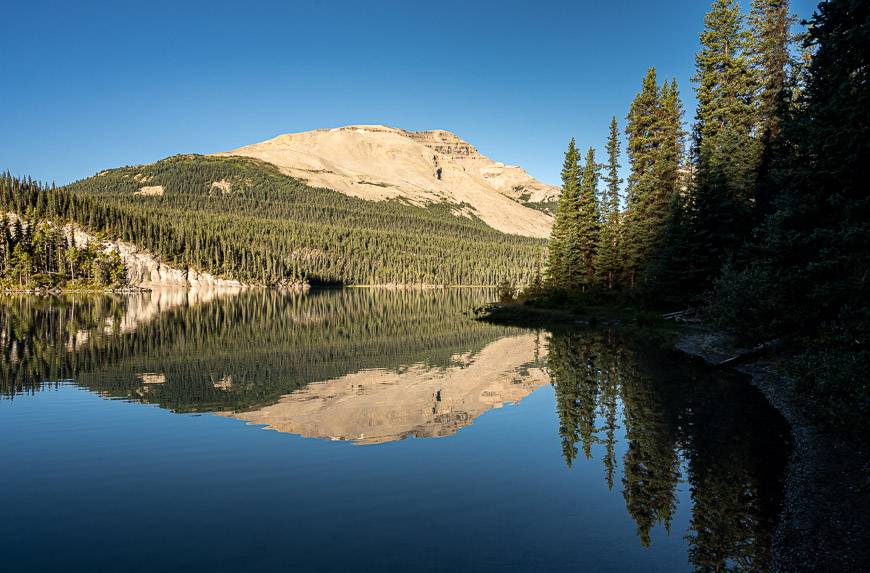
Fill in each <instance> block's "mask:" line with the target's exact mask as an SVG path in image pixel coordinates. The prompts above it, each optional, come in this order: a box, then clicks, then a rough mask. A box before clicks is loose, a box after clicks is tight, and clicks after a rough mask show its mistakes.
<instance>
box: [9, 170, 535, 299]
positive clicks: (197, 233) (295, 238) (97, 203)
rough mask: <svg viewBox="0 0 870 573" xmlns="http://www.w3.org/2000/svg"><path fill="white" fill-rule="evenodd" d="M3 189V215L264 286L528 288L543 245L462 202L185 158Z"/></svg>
mask: <svg viewBox="0 0 870 573" xmlns="http://www.w3.org/2000/svg"><path fill="white" fill-rule="evenodd" d="M4 181H5V183H4V187H3V192H2V199H0V208H3V209H6V210H8V211H14V212H16V213H28V214H29V216H30V217H35V218H38V219H40V220H42V219H50V220H55V221H58V222H66V221H73V222H75V223H76V224H78V225H81V226H82V227H84V228H85V229H87V230H88V231H90V232H92V233H97V234H100V235H102V236H105V237H109V238H113V239H121V240H123V241H127V242H130V243H134V244H136V245H137V246H139V247H142V248H144V249H147V250H149V251H151V252H152V253H154V254H156V255H157V256H158V257H160V258H161V260H163V261H164V262H167V263H169V264H170V265H174V266H177V267H180V268H194V269H196V270H199V271H206V272H210V273H212V274H213V275H216V276H219V277H227V278H234V279H238V280H241V281H244V282H248V283H255V284H264V285H275V284H287V283H299V282H308V283H310V284H327V285H329V284H430V285H494V284H496V283H498V282H500V281H511V282H517V283H525V282H528V281H529V279H530V275H531V268H532V263H533V261H534V260H535V259H536V258H538V257H539V256H540V252H541V251H542V249H543V245H544V242H543V241H540V240H536V239H529V238H526V237H520V236H515V235H505V234H502V233H500V232H498V231H495V230H493V229H491V228H490V227H487V226H486V225H485V224H483V223H482V222H481V221H480V220H477V219H471V218H467V217H462V216H456V215H454V214H453V212H452V211H451V209H454V208H461V206H448V205H433V206H430V207H427V208H423V207H416V206H412V205H409V204H405V203H401V202H398V201H384V202H377V203H376V202H371V201H365V200H362V199H357V198H353V197H348V196H345V195H342V194H340V193H338V192H335V191H331V190H327V189H315V188H311V187H308V186H306V185H304V184H303V183H301V182H299V181H297V180H295V179H292V178H290V177H287V176H285V175H283V174H281V173H280V172H278V170H277V169H276V168H275V167H273V166H271V165H268V164H266V163H263V162H260V161H257V160H253V159H242V158H226V159H224V158H214V157H203V156H193V155H185V156H177V157H172V158H169V159H165V160H163V161H160V162H158V163H155V164H152V165H143V166H138V167H128V168H123V169H115V170H110V171H105V172H102V173H100V174H99V175H97V176H94V177H91V178H89V179H85V180H83V181H79V182H76V183H74V184H72V185H69V186H67V187H64V188H60V189H55V188H53V187H52V188H48V187H44V186H41V185H39V184H36V183H33V182H32V181H29V180H28V181H19V180H16V179H12V178H11V177H9V176H7V177H6V178H5V179H4ZM143 189H145V191H142V190H143ZM149 189H151V190H154V189H160V191H159V193H154V192H153V191H152V192H150V194H149V192H148V190H149ZM38 268H39V272H54V269H53V267H52V268H49V267H46V268H45V269H43V268H42V267H41V266H40V267H38Z"/></svg>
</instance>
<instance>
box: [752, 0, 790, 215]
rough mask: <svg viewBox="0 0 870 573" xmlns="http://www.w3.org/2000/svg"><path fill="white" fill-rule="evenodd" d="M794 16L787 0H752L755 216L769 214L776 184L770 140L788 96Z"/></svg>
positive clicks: (774, 138)
mask: <svg viewBox="0 0 870 573" xmlns="http://www.w3.org/2000/svg"><path fill="white" fill-rule="evenodd" d="M793 22H794V17H793V16H792V15H791V14H790V9H789V0H753V1H752V7H751V10H750V13H749V28H750V31H751V35H752V37H751V42H750V47H749V57H750V63H751V64H752V68H753V71H754V72H755V73H756V75H757V78H758V80H757V81H756V90H757V91H756V93H755V98H754V99H755V101H754V103H755V110H756V114H757V117H756V126H755V130H756V137H758V138H759V139H760V144H761V156H760V159H759V166H758V184H757V186H756V190H755V197H756V208H757V212H758V215H759V218H760V217H762V216H764V215H766V214H769V213H770V212H771V210H772V208H773V204H772V200H773V195H774V193H775V192H776V191H775V190H776V187H777V184H776V182H774V181H772V180H771V178H770V168H771V163H772V161H773V157H774V155H775V154H776V153H777V152H776V151H775V150H774V149H773V145H774V142H776V141H777V138H778V137H779V134H780V124H781V122H782V120H783V118H784V116H785V114H786V112H787V110H788V106H789V102H790V100H791V95H792V94H791V91H790V89H789V87H790V84H791V81H790V79H789V77H788V75H789V70H790V69H793V68H794V66H793V65H792V58H791V54H790V47H791V45H792V43H793V39H792V36H791V33H790V31H789V29H790V27H791V25H792V23H793Z"/></svg>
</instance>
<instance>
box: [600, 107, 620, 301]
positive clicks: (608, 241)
mask: <svg viewBox="0 0 870 573" xmlns="http://www.w3.org/2000/svg"><path fill="white" fill-rule="evenodd" d="M619 167H620V165H619V127H618V125H617V123H616V117H613V118H611V120H610V134H609V136H608V138H607V168H606V175H605V177H604V182H605V185H606V187H605V191H604V197H603V199H602V201H601V208H602V213H603V215H602V219H603V220H602V225H601V240H600V242H599V244H598V276H599V280H600V282H601V284H602V285H604V286H605V287H606V288H608V289H612V288H614V287H615V286H616V284H617V277H618V276H619V274H620V272H621V270H622V242H621V236H620V235H621V228H620V226H621V220H620V209H621V205H620V197H619V188H620V185H621V184H622V179H621V178H620V177H619Z"/></svg>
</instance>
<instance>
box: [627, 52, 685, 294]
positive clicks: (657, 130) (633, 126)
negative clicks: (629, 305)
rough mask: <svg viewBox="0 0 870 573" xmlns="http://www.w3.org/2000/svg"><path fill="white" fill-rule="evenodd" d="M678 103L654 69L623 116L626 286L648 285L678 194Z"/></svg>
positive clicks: (674, 92)
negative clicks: (626, 172)
mask: <svg viewBox="0 0 870 573" xmlns="http://www.w3.org/2000/svg"><path fill="white" fill-rule="evenodd" d="M682 115H683V110H682V103H681V102H680V96H679V90H678V88H677V84H676V81H670V82H667V81H666V82H664V84H663V85H662V86H661V87H659V86H658V84H657V82H656V74H655V69H654V68H653V69H650V70H649V71H648V72H647V75H646V77H645V78H644V82H643V88H642V90H641V92H640V93H639V94H638V95H637V97H636V98H635V100H634V102H633V103H632V106H631V110H630V112H629V115H628V125H627V126H626V134H627V135H628V155H629V161H630V164H631V174H630V176H629V188H628V208H627V212H626V218H625V224H624V225H625V230H624V236H625V237H626V240H625V246H624V249H625V253H626V269H627V274H628V277H627V278H628V282H629V285H631V286H635V284H636V283H637V281H638V279H639V278H641V279H642V280H645V281H648V280H649V279H650V277H651V270H652V267H653V266H654V265H655V264H656V262H657V260H658V257H659V255H660V252H661V249H662V247H663V241H664V237H665V227H666V222H667V220H668V217H669V215H670V207H671V205H672V199H673V195H674V194H675V193H677V192H678V190H679V189H678V188H679V182H680V169H681V165H682V160H683V146H684V144H683V139H684V135H683V128H682Z"/></svg>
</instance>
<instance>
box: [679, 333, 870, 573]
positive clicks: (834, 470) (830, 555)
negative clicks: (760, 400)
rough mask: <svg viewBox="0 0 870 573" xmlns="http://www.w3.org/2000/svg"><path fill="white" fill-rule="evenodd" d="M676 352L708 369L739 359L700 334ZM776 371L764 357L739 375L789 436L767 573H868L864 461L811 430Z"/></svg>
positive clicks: (715, 338)
mask: <svg viewBox="0 0 870 573" xmlns="http://www.w3.org/2000/svg"><path fill="white" fill-rule="evenodd" d="M676 346H677V348H678V349H679V350H681V351H683V352H685V353H687V354H690V355H692V356H697V357H700V358H702V359H704V360H705V361H707V362H708V363H711V364H717V363H719V362H721V361H722V360H724V359H726V358H729V357H731V356H734V355H735V354H738V353H739V349H736V348H734V346H733V345H732V344H731V343H730V342H729V340H728V339H727V338H725V337H723V336H719V335H717V334H714V333H710V332H707V331H704V330H703V329H701V328H695V329H692V330H690V331H688V332H686V333H685V334H684V335H683V336H682V337H681V338H680V340H679V341H678V342H677V343H676ZM776 366H777V361H776V358H775V357H774V358H770V357H768V358H765V359H761V360H756V361H754V362H752V363H748V364H743V365H741V366H739V367H737V370H739V371H741V372H744V373H746V374H748V375H749V376H751V378H752V383H753V384H755V385H756V386H757V387H758V388H759V389H760V390H761V391H762V392H763V393H764V395H765V396H766V397H767V399H768V400H769V401H770V403H771V404H772V405H773V406H774V407H775V408H776V409H777V410H778V411H779V412H780V413H781V414H782V416H783V417H784V418H785V419H786V421H788V423H789V426H790V428H791V434H792V435H791V437H792V452H791V456H790V458H789V463H788V468H787V475H786V478H785V492H784V501H783V508H782V514H781V517H780V522H779V526H778V527H777V530H776V532H775V534H774V542H773V543H774V547H773V564H772V570H773V571H788V572H792V571H825V572H839V571H849V572H858V571H870V528H868V521H870V455H868V452H867V451H866V450H865V449H862V448H860V447H859V446H857V445H856V444H854V443H852V442H851V441H849V440H847V439H845V438H844V437H843V436H841V435H838V434H836V433H834V432H831V431H828V430H826V429H825V428H823V427H821V426H820V425H819V424H818V423H816V422H815V421H814V420H813V419H812V417H811V416H810V415H809V414H808V412H809V411H810V408H809V405H808V404H806V403H805V402H804V401H802V400H801V397H800V396H799V395H798V394H797V393H796V392H795V391H794V389H793V387H792V385H791V384H790V383H789V381H788V380H787V379H785V378H783V377H782V376H780V375H779V374H777V372H776Z"/></svg>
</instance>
